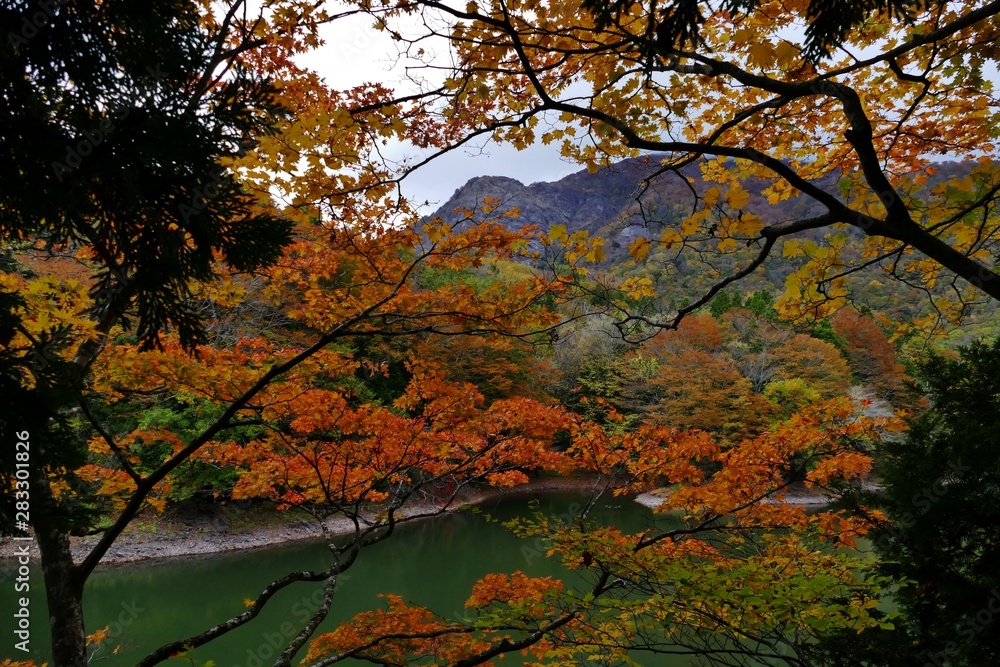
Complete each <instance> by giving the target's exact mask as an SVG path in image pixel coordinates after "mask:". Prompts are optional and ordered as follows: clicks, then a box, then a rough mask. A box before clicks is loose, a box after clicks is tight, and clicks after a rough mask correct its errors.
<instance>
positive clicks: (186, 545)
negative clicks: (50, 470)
mask: <svg viewBox="0 0 1000 667" xmlns="http://www.w3.org/2000/svg"><path fill="white" fill-rule="evenodd" d="M594 487H595V480H594V479H593V478H585V477H548V478H540V479H533V480H531V481H529V482H528V483H527V484H523V485H521V486H518V487H515V488H513V489H498V488H491V487H481V488H478V489H474V490H466V491H464V492H462V493H460V494H459V496H457V497H456V498H455V500H453V501H452V502H451V503H449V504H448V505H447V506H446V507H442V506H441V505H440V504H435V503H433V502H429V501H423V502H411V503H408V504H406V505H404V507H403V509H402V511H401V512H400V514H401V515H402V516H406V517H409V518H411V520H412V519H420V518H422V517H426V518H431V517H434V516H440V515H441V514H443V513H447V512H454V511H457V510H459V509H461V508H462V507H465V506H468V505H477V504H479V503H483V502H486V501H489V500H493V499H495V498H498V497H501V496H515V495H524V494H532V493H560V492H561V493H581V494H588V493H590V492H591V491H593V490H594ZM663 493H664V490H659V489H658V490H654V491H651V492H648V493H642V494H639V495H638V496H635V497H634V500H635V502H637V503H639V504H640V505H644V506H646V507H650V508H653V507H656V506H657V505H659V504H660V503H661V502H662V501H663ZM787 502H790V503H794V504H798V505H810V506H822V505H825V504H827V503H828V502H829V498H827V497H826V496H824V495H822V494H817V493H814V492H813V493H808V492H804V491H800V492H797V493H793V494H790V495H789V497H788V498H787ZM375 511H376V510H373V511H372V513H373V514H374V513H375ZM327 530H329V531H330V532H331V533H332V534H335V535H345V534H349V533H351V532H353V531H354V524H353V523H351V522H350V521H349V520H347V519H346V518H345V517H335V518H333V519H331V520H329V521H328V522H327ZM322 536H323V533H322V531H321V530H320V528H319V526H318V525H317V524H316V523H315V521H314V520H312V519H307V518H304V517H303V516H302V515H296V514H294V513H292V512H275V511H273V510H264V509H262V508H257V509H256V510H254V509H252V508H251V509H247V508H246V507H245V506H241V505H239V504H233V505H217V506H214V507H213V508H212V510H211V511H207V512H198V513H190V512H189V513H179V512H176V511H175V512H169V511H168V512H167V513H165V514H164V515H156V514H154V513H152V512H150V513H147V514H145V515H143V516H140V517H137V519H136V520H135V521H133V522H132V524H131V525H130V526H129V527H128V528H127V529H126V530H125V532H124V533H122V535H121V536H120V537H119V538H118V540H117V541H116V542H115V544H114V545H113V546H112V548H111V549H110V550H109V551H108V553H107V554H105V556H104V558H103V559H101V565H102V566H109V565H121V564H126V563H137V562H142V561H151V560H160V559H167V558H170V559H174V558H183V557H198V556H206V555H212V554H221V553H228V552H234V551H245V550H248V549H264V548H267V547H273V546H276V545H279V544H289V543H294V542H303V541H309V540H317V539H320V538H321V537H322ZM99 539H100V536H99V535H91V536H86V537H72V538H70V547H71V549H72V551H73V558H74V560H76V561H77V562H80V561H82V560H83V558H84V557H85V556H86V555H87V554H88V553H89V552H90V550H91V549H92V548H93V547H94V545H96V544H97V542H98V540H99ZM21 544H23V543H21ZM31 553H32V557H33V558H37V557H38V547H37V546H36V545H35V544H34V542H32V543H31ZM13 557H14V544H13V541H12V540H10V539H9V538H6V537H4V538H0V563H2V562H3V561H4V560H7V559H10V558H13Z"/></svg>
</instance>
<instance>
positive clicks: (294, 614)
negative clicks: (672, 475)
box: [0, 494, 688, 667]
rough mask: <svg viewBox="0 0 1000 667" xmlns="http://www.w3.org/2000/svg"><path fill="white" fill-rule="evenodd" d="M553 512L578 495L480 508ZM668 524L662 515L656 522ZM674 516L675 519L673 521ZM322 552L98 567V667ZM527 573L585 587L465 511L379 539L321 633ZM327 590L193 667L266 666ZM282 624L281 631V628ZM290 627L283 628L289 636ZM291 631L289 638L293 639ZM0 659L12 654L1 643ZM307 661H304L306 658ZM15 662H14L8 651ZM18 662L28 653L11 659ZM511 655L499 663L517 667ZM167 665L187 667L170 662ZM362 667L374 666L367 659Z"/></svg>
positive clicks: (187, 631) (188, 625) (277, 550)
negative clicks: (209, 665) (107, 648)
mask: <svg viewBox="0 0 1000 667" xmlns="http://www.w3.org/2000/svg"><path fill="white" fill-rule="evenodd" d="M532 500H535V501H537V502H538V503H539V509H540V510H541V511H543V512H545V513H546V514H549V515H566V514H568V513H570V512H575V511H578V509H579V508H580V507H581V505H582V502H583V499H582V498H581V497H580V496H574V495H563V494H548V495H540V496H537V497H533V496H530V495H524V494H521V495H514V496H509V497H506V498H503V499H500V500H495V501H491V502H488V503H485V504H484V505H482V506H481V507H480V509H481V510H482V511H483V512H486V513H488V514H490V515H491V516H493V517H494V518H501V519H506V518H511V517H514V516H516V515H518V514H525V513H527V512H528V511H529V501H532ZM591 518H592V519H594V520H596V521H598V522H600V523H613V524H615V525H618V526H620V527H621V528H623V529H627V530H641V529H642V528H643V527H644V526H648V525H649V523H650V522H651V521H652V519H653V514H652V512H651V511H650V510H648V509H647V508H644V507H642V506H640V505H638V504H636V503H634V502H632V501H631V500H629V499H627V498H608V499H604V500H602V501H601V502H600V503H599V504H598V506H597V507H596V508H595V510H594V511H593V512H592V514H591ZM664 521H665V519H664V518H663V517H660V518H659V519H658V522H660V523H662V522H664ZM666 521H669V519H666ZM325 553H326V550H325V547H323V546H322V545H320V544H315V543H298V544H291V545H286V546H279V547H272V548H267V549H263V550H255V551H245V552H237V553H230V554H223V555H216V556H211V557H204V556H203V557H198V558H183V559H171V560H165V561H157V562H151V563H139V564H134V565H125V566H115V567H110V568H102V569H100V570H98V572H96V573H95V574H94V576H92V577H91V579H90V582H89V584H88V586H87V589H86V595H85V599H84V604H85V612H86V616H87V627H88V632H93V631H94V630H96V629H98V628H101V627H104V626H105V625H108V626H109V630H110V632H111V633H112V634H113V636H114V641H109V642H106V644H110V645H111V646H114V644H115V643H120V644H121V645H122V649H121V651H120V652H119V653H118V655H114V656H110V655H108V656H104V655H101V654H98V655H97V656H96V658H97V659H95V660H94V661H93V662H92V663H91V664H93V665H101V666H105V667H117V666H119V665H121V666H125V665H133V664H135V662H136V661H138V660H139V659H141V658H142V657H143V656H145V655H146V654H147V653H149V652H150V651H151V650H153V649H155V648H156V647H158V646H160V645H161V644H164V643H167V642H168V641H173V640H176V639H180V638H184V637H188V636H191V635H193V634H196V633H198V632H201V631H204V630H206V629H207V628H209V627H212V626H213V625H216V624H218V623H220V622H222V621H224V620H226V619H227V618H229V617H231V616H233V615H235V614H238V613H240V612H241V611H243V610H244V609H245V608H246V607H245V606H244V604H243V599H244V598H256V597H257V595H258V594H259V593H260V591H261V590H262V589H263V588H264V587H265V586H266V585H267V584H268V583H269V582H271V581H272V580H274V579H276V578H278V577H280V576H282V575H284V574H287V573H288V572H290V571H292V570H297V569H310V568H319V567H323V564H324V562H325V559H324V555H325ZM514 570H521V571H522V572H525V573H527V574H529V575H532V576H545V575H551V576H557V577H560V578H562V579H563V580H564V581H565V582H566V585H567V587H572V586H581V587H582V585H583V580H582V578H580V575H577V574H575V573H571V572H568V571H566V570H565V569H564V568H563V567H562V566H561V565H560V564H559V563H558V562H556V561H555V560H554V559H548V558H545V556H544V547H543V546H542V545H536V544H533V543H532V542H530V541H526V540H519V539H517V538H516V537H514V536H513V535H512V534H510V533H509V532H507V531H506V530H505V529H504V528H503V527H502V526H500V525H499V524H497V523H495V522H489V521H487V520H486V519H485V518H484V517H483V516H482V515H481V514H478V513H475V512H472V511H468V510H463V511H460V512H455V513H452V514H448V515H446V516H441V517H438V518H435V519H428V520H422V521H419V522H415V523H413V524H410V525H405V526H401V527H400V528H399V529H398V530H397V533H396V534H395V535H393V536H392V537H390V538H389V539H388V540H386V541H385V542H383V543H380V544H377V545H374V546H372V547H369V548H367V549H365V550H364V551H362V553H361V556H360V557H359V559H358V561H357V562H356V563H355V564H354V565H353V566H352V567H351V568H350V569H349V570H348V571H347V572H345V573H344V574H343V575H342V576H341V584H340V586H339V587H338V589H337V593H336V596H335V598H334V605H333V608H332V610H331V613H330V615H329V617H328V618H327V619H326V621H325V622H324V624H323V626H322V628H321V631H322V630H323V629H325V630H329V629H332V628H334V627H336V626H337V625H338V624H339V623H340V622H341V621H343V620H345V619H347V618H350V617H351V616H352V615H353V614H355V613H356V612H359V611H363V610H366V609H372V608H374V607H376V606H378V605H379V604H380V602H381V600H380V598H379V597H378V596H379V594H380V593H395V594H398V595H401V596H403V598H405V599H406V600H408V601H409V602H412V603H414V604H419V605H423V606H426V607H429V608H431V609H433V610H434V611H436V612H438V613H439V614H442V615H444V616H448V617H457V616H461V615H462V614H463V611H464V603H465V600H466V599H467V598H468V597H469V594H470V592H471V588H472V585H473V583H474V582H475V581H476V580H477V579H479V578H480V577H481V576H482V575H484V574H486V573H488V572H512V571H514ZM33 581H34V582H38V584H39V586H38V590H37V592H35V594H34V595H33V597H32V620H33V628H32V629H33V633H32V646H33V647H35V648H36V649H37V650H38V651H39V653H38V655H37V656H36V659H37V658H41V659H42V660H44V659H45V657H46V653H47V645H48V636H47V634H48V629H47V627H44V626H43V623H42V619H44V618H45V615H44V612H43V608H44V594H43V593H42V591H41V587H40V584H41V572H40V571H39V572H36V573H35V575H34V577H33ZM322 595H323V594H322V584H295V585H293V586H291V587H290V588H288V589H285V590H284V591H282V592H280V593H279V594H277V595H276V596H275V597H274V598H273V599H272V600H271V601H270V602H269V603H268V604H267V606H266V607H265V609H264V611H263V612H262V613H261V615H260V616H259V617H258V618H257V619H255V620H254V621H252V622H251V623H249V624H248V625H247V626H244V627H242V628H239V629H237V630H235V631H233V632H231V633H229V634H227V635H225V636H224V637H222V638H220V639H218V640H216V641H214V642H212V643H210V644H207V645H205V646H203V647H201V648H199V649H198V650H197V651H195V652H194V654H193V655H194V657H195V659H196V660H195V664H201V663H204V662H205V661H207V660H214V661H215V663H216V665H217V667H264V666H266V665H270V664H271V662H270V661H269V660H268V658H269V657H270V658H273V655H274V654H275V651H274V649H273V646H274V645H277V644H278V643H279V641H280V642H281V644H282V645H284V643H285V642H286V641H287V639H290V638H291V637H292V636H294V634H293V631H291V630H289V628H290V627H291V625H289V622H291V624H292V625H294V626H295V631H294V632H297V631H298V629H299V628H301V626H302V624H303V622H304V621H305V620H306V618H307V617H308V616H309V615H310V614H311V612H312V611H313V610H315V609H316V608H317V607H318V605H319V603H320V602H321V600H322ZM12 597H13V591H12V586H10V585H9V582H8V583H7V584H4V589H3V593H2V599H3V600H4V605H3V613H4V615H5V616H8V613H7V610H8V609H12V608H13V604H14V603H13V601H12V600H11V599H10V598H12ZM283 624H284V625H283ZM283 628H284V632H283ZM286 634H287V636H286ZM3 644H4V645H3V648H2V650H0V656H2V657H6V656H4V655H3V654H4V653H5V652H6V651H8V650H10V646H11V642H9V641H4V643H3ZM302 655H304V652H303V654H301V655H300V656H299V657H300V658H301V657H302ZM10 657H15V656H10ZM16 657H19V658H23V656H16ZM520 662H521V660H520V657H519V656H511V657H510V658H508V659H505V660H504V661H503V664H511V665H516V664H518V663H520ZM163 664H165V665H175V666H180V665H190V664H191V663H190V662H189V661H188V660H181V659H176V658H174V659H171V660H168V661H167V662H165V663H163ZM366 664H367V663H366ZM643 664H647V665H662V666H664V667H672V666H674V665H683V664H688V663H687V662H686V661H683V660H680V659H677V658H665V657H657V658H652V659H648V660H647V659H643Z"/></svg>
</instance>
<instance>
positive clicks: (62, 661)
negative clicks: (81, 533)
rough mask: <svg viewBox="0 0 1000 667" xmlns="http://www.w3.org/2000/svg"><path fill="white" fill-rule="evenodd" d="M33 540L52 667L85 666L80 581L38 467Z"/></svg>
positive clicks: (33, 485) (33, 484) (33, 486)
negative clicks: (46, 610) (46, 613)
mask: <svg viewBox="0 0 1000 667" xmlns="http://www.w3.org/2000/svg"><path fill="white" fill-rule="evenodd" d="M31 499H32V513H33V515H34V517H33V518H34V519H35V520H34V522H33V524H34V529H35V540H36V541H37V542H38V549H39V551H40V552H41V555H42V574H43V576H44V579H45V598H46V600H47V601H48V604H49V631H50V633H51V635H52V665H53V667H87V643H86V635H85V632H84V627H83V582H81V581H80V578H79V577H78V576H77V568H76V566H75V565H74V564H73V554H72V553H71V552H70V548H69V536H68V535H67V534H66V532H65V531H64V530H62V528H61V527H60V526H59V521H58V519H57V517H56V514H55V511H54V510H55V499H54V498H53V497H52V492H51V490H50V489H49V484H48V480H47V479H45V473H44V472H43V471H41V470H39V471H38V473H37V474H35V475H32V480H31Z"/></svg>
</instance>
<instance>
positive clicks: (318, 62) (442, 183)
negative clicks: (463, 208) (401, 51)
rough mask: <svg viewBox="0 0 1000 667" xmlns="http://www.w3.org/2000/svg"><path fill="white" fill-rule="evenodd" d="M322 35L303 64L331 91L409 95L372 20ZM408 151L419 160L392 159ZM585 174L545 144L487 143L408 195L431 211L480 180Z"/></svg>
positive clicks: (416, 179) (454, 155) (426, 170)
mask: <svg viewBox="0 0 1000 667" xmlns="http://www.w3.org/2000/svg"><path fill="white" fill-rule="evenodd" d="M321 34H322V36H323V38H324V40H325V42H326V43H325V44H324V45H323V46H322V47H320V48H319V49H318V50H317V51H315V52H313V53H309V54H306V55H305V56H304V57H301V58H299V59H298V62H300V64H302V65H305V66H307V67H310V68H312V69H314V70H316V71H317V72H319V73H320V74H321V75H323V77H325V78H326V81H327V83H328V84H329V85H330V86H332V87H333V88H335V89H345V88H350V87H352V86H356V85H358V84H361V83H365V82H370V81H379V82H383V83H386V84H388V85H390V86H393V87H396V88H398V89H404V90H405V87H406V86H407V82H405V81H404V80H403V66H404V65H403V64H401V63H400V62H399V59H398V58H397V57H396V53H397V50H396V42H394V41H392V39H391V38H390V37H389V35H388V34H387V33H384V32H379V31H376V30H375V29H374V28H372V26H371V23H370V21H369V20H368V19H366V18H365V17H360V16H357V17H350V18H348V19H344V20H341V21H336V22H334V24H333V25H328V26H326V27H325V29H324V30H323V32H322V33H321ZM428 48H429V47H428ZM407 151H409V153H410V154H411V155H416V151H415V150H413V149H412V148H411V149H407V148H404V147H403V146H394V147H391V150H390V154H391V156H392V157H393V158H401V157H403V156H404V155H405V154H406V153H407ZM580 169H582V167H581V166H580V165H578V164H575V163H571V162H567V161H566V160H564V159H562V156H561V155H560V154H559V146H558V145H557V144H550V145H549V146H544V145H542V144H540V143H539V144H538V145H535V146H532V147H530V148H528V149H526V150H523V151H517V150H516V149H514V148H513V147H511V146H509V145H498V144H495V143H493V142H486V141H481V142H479V144H477V145H475V146H470V147H465V148H462V149H458V150H456V151H453V152H451V153H448V154H446V155H443V156H441V157H439V158H438V159H436V160H433V161H432V162H431V163H430V164H427V165H425V166H424V167H421V168H420V169H418V170H417V171H415V172H414V173H412V174H411V175H410V176H408V177H407V178H406V179H405V180H404V182H403V194H404V195H406V196H407V198H409V199H410V200H411V201H413V202H415V203H422V202H423V201H425V200H427V201H430V202H431V207H430V209H434V208H436V206H435V205H436V204H442V203H444V202H445V201H446V200H447V199H448V198H449V197H450V196H451V195H452V193H453V192H454V191H455V190H456V189H457V188H459V187H461V186H462V185H463V184H464V183H465V182H466V181H468V180H469V179H470V178H472V177H474V176H487V175H488V176H509V177H511V178H516V179H517V180H519V181H521V182H522V183H526V184H527V183H534V182H536V181H554V180H558V179H560V178H562V177H563V176H566V175H567V174H571V173H573V172H575V171H579V170H580Z"/></svg>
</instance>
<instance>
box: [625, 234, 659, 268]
mask: <svg viewBox="0 0 1000 667" xmlns="http://www.w3.org/2000/svg"><path fill="white" fill-rule="evenodd" d="M652 247H653V244H652V243H650V242H649V239H647V238H645V237H642V236H640V237H639V238H637V239H636V240H635V241H632V243H630V244H629V246H628V254H630V255H631V256H632V257H634V258H635V260H636V261H638V262H641V261H642V260H644V259H646V257H648V256H649V250H650V248H652Z"/></svg>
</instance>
